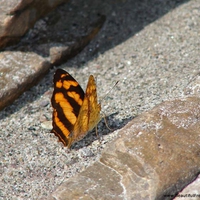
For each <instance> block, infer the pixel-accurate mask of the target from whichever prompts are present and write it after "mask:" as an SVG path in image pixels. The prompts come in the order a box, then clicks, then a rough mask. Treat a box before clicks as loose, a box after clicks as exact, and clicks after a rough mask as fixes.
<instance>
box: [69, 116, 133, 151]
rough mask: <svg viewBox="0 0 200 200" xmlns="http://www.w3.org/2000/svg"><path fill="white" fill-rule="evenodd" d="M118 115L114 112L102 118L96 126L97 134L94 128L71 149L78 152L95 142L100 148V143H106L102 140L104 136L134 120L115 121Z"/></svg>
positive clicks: (130, 118)
mask: <svg viewBox="0 0 200 200" xmlns="http://www.w3.org/2000/svg"><path fill="white" fill-rule="evenodd" d="M118 114H119V112H115V113H112V114H110V115H108V116H105V117H103V118H102V119H101V121H100V122H99V124H98V125H97V133H96V131H95V128H94V129H93V130H92V131H90V132H88V134H87V135H86V136H85V137H84V138H83V139H82V140H80V141H78V142H76V143H75V144H74V145H72V147H71V149H73V150H79V149H82V148H84V147H88V146H90V145H91V144H92V143H93V142H94V141H96V140H99V144H97V145H98V146H101V143H102V142H106V143H107V141H106V139H105V140H104V136H106V135H109V134H111V133H113V132H114V131H116V130H118V129H121V128H123V127H124V126H125V125H126V124H127V123H128V122H129V121H131V120H132V119H133V118H134V117H129V118H126V119H123V120H119V119H116V117H115V116H116V115H118ZM97 134H98V135H97Z"/></svg>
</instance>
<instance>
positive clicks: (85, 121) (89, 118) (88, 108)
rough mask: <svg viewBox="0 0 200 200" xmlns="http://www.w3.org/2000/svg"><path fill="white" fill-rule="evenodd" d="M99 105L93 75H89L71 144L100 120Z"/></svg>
mask: <svg viewBox="0 0 200 200" xmlns="http://www.w3.org/2000/svg"><path fill="white" fill-rule="evenodd" d="M100 111H101V105H100V104H98V102H97V91H96V83H95V80H94V77H93V76H92V75H90V77H89V80H88V84H87V87H86V92H85V97H84V100H83V104H82V106H81V108H80V112H79V115H78V119H77V121H76V124H75V125H74V130H73V135H72V144H73V143H74V142H76V141H79V140H81V139H82V138H83V137H85V136H86V135H87V133H88V131H90V130H92V129H93V128H94V127H95V126H96V125H97V124H98V122H99V121H100V119H101V117H100Z"/></svg>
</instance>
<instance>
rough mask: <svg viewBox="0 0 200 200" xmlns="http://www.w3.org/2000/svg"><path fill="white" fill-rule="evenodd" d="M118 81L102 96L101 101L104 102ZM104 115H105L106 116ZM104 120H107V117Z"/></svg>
mask: <svg viewBox="0 0 200 200" xmlns="http://www.w3.org/2000/svg"><path fill="white" fill-rule="evenodd" d="M118 83H119V81H117V82H116V83H115V85H113V87H112V88H110V90H109V91H108V92H107V93H106V94H105V95H104V96H103V97H102V98H101V100H100V102H102V101H103V100H104V99H105V98H106V97H107V96H108V94H109V93H110V92H111V91H112V90H113V88H114V87H115V86H116V85H117V84H118ZM104 117H105V116H104ZM104 120H105V119H104Z"/></svg>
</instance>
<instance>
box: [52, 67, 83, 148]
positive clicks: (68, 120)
mask: <svg viewBox="0 0 200 200" xmlns="http://www.w3.org/2000/svg"><path fill="white" fill-rule="evenodd" d="M83 99H84V92H83V90H82V88H81V87H80V85H79V84H78V82H77V81H76V80H75V79H74V78H73V77H72V76H71V75H70V74H69V73H67V72H66V71H64V70H62V69H58V70H57V71H56V73H55V75H54V91H53V95H52V98H51V103H52V107H53V129H52V132H54V133H55V134H56V135H57V136H58V137H59V139H60V140H61V141H62V142H63V144H64V145H65V146H67V145H68V138H69V134H70V133H71V132H72V130H73V128H74V124H75V123H76V121H77V117H78V114H79V111H80V108H81V106H82V103H83Z"/></svg>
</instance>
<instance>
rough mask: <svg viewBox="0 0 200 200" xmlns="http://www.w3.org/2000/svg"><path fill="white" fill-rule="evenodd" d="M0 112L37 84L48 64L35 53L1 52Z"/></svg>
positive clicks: (46, 70)
mask: <svg viewBox="0 0 200 200" xmlns="http://www.w3.org/2000/svg"><path fill="white" fill-rule="evenodd" d="M0 66H1V68H0V77H1V78H0V88H1V90H0V110H1V109H2V108H3V107H5V106H6V105H9V104H10V103H11V102H13V101H14V100H15V99H16V98H17V97H18V96H19V95H20V94H22V93H23V92H24V91H25V90H27V89H28V88H30V87H31V86H32V85H34V84H35V83H37V82H38V81H39V79H40V78H41V77H43V76H44V74H46V73H47V72H48V70H49V68H50V63H49V62H47V61H46V60H45V59H43V58H42V57H40V56H38V55H37V54H35V53H30V52H29V53H23V52H11V51H10V52H9V51H6V52H2V53H1V54H0Z"/></svg>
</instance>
